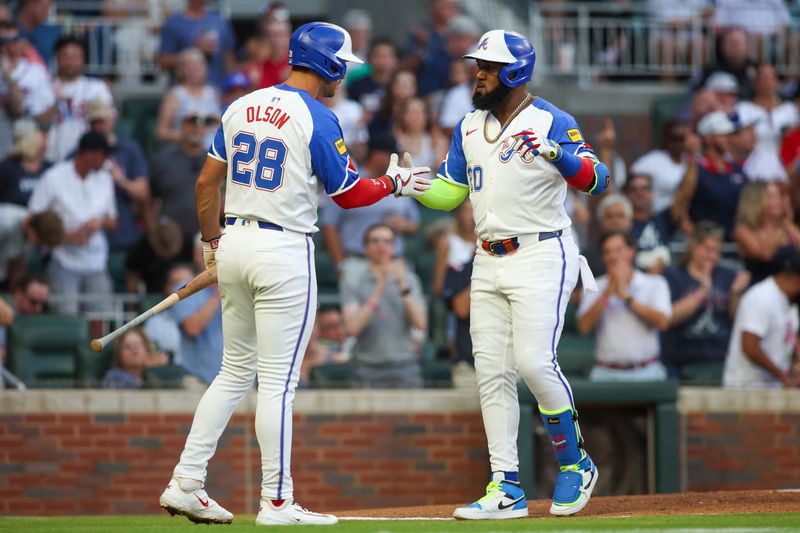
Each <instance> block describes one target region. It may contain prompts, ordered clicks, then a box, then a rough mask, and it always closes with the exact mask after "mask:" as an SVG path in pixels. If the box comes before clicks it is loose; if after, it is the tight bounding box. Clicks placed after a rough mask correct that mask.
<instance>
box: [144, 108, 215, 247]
mask: <svg viewBox="0 0 800 533" xmlns="http://www.w3.org/2000/svg"><path fill="white" fill-rule="evenodd" d="M217 124H219V120H218V117H215V116H212V115H207V114H204V113H203V112H191V113H190V114H188V115H186V116H185V117H184V118H183V121H181V134H180V139H179V141H178V143H177V144H173V145H170V146H167V147H166V148H164V149H163V150H161V151H160V152H158V153H157V154H156V155H155V156H154V157H153V159H152V160H151V162H150V188H151V193H152V196H153V198H160V199H161V200H162V201H163V209H162V213H163V214H164V215H165V216H167V217H169V218H170V219H172V220H174V221H175V222H177V223H178V225H179V226H180V227H181V229H182V230H183V233H184V236H185V238H188V239H189V240H191V239H193V238H194V235H195V234H196V233H197V231H198V229H199V225H198V222H197V211H196V210H195V205H194V184H195V181H196V180H197V174H198V173H199V172H200V169H201V168H202V167H203V163H205V160H206V152H207V150H208V146H209V145H208V144H206V143H205V138H206V136H207V135H208V132H209V131H211V130H213V129H214V128H215V127H216V125H217Z"/></svg>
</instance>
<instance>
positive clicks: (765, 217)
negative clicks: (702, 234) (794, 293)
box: [733, 182, 800, 284]
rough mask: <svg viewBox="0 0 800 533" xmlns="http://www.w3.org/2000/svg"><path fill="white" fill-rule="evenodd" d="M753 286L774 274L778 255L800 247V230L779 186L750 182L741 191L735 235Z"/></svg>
mask: <svg viewBox="0 0 800 533" xmlns="http://www.w3.org/2000/svg"><path fill="white" fill-rule="evenodd" d="M733 235H734V238H735V239H736V243H737V244H738V245H739V254H740V255H741V257H742V259H743V260H744V264H745V268H747V270H748V271H749V272H750V274H751V276H752V283H754V284H755V283H758V282H760V281H761V280H763V279H765V278H767V277H769V276H770V275H772V274H774V273H775V270H774V269H775V267H776V265H775V263H774V259H775V253H776V252H777V251H778V250H779V249H780V248H781V247H784V246H795V247H798V246H800V228H798V227H797V225H795V223H794V222H793V221H792V219H791V213H789V212H787V209H786V204H785V203H784V201H783V199H782V198H781V191H780V188H779V187H778V185H777V184H776V183H764V182H757V183H748V184H747V185H745V187H744V189H743V190H742V195H741V198H740V200H739V207H738V209H737V212H736V228H735V229H734V232H733Z"/></svg>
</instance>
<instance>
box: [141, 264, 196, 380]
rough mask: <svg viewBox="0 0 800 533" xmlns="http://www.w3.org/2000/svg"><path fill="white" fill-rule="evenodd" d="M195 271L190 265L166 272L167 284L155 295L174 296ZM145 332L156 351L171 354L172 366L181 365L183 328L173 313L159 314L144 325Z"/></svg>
mask: <svg viewBox="0 0 800 533" xmlns="http://www.w3.org/2000/svg"><path fill="white" fill-rule="evenodd" d="M193 275H194V270H193V269H192V267H191V265H190V264H188V263H183V264H175V265H173V266H172V267H171V268H169V269H168V270H167V271H166V282H165V283H164V285H163V286H162V287H161V289H160V290H158V291H157V292H155V293H154V294H156V295H159V296H161V297H162V298H166V297H167V296H169V295H170V294H172V290H173V288H174V287H179V286H180V284H181V283H183V282H184V281H185V280H187V279H191V277H192V276H193ZM144 332H145V333H147V336H148V337H150V340H151V341H152V342H153V345H154V346H155V348H156V350H158V351H161V352H166V353H167V354H171V361H172V364H175V365H180V364H181V362H182V361H183V359H182V357H181V328H180V326H179V325H178V323H177V322H176V321H175V317H174V316H173V315H172V313H169V312H164V313H158V314H156V315H154V316H152V317H150V318H149V319H147V322H145V323H144Z"/></svg>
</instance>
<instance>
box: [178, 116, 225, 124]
mask: <svg viewBox="0 0 800 533" xmlns="http://www.w3.org/2000/svg"><path fill="white" fill-rule="evenodd" d="M183 121H184V122H190V123H192V124H194V125H195V126H211V125H212V124H214V123H215V122H216V121H217V119H215V118H213V117H198V116H197V115H189V116H188V117H184V119H183Z"/></svg>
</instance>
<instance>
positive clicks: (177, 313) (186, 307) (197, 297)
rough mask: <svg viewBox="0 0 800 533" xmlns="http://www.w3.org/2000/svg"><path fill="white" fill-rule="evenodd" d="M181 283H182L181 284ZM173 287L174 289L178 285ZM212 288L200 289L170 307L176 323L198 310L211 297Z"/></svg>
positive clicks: (180, 322)
mask: <svg viewBox="0 0 800 533" xmlns="http://www.w3.org/2000/svg"><path fill="white" fill-rule="evenodd" d="M181 285H183V284H181ZM181 285H179V286H177V287H175V290H177V289H178V288H180V286H181ZM211 290H212V289H203V290H202V291H200V292H198V293H196V294H194V295H192V296H191V297H190V298H186V299H185V300H181V301H180V302H178V303H176V304H175V305H173V306H172V307H171V308H170V311H171V312H172V316H173V317H174V318H175V321H176V322H177V323H178V324H182V323H183V321H184V320H186V319H187V318H189V317H190V316H192V315H193V314H195V313H196V312H198V311H199V310H200V308H201V307H203V305H205V303H206V302H207V301H208V300H209V298H211Z"/></svg>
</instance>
